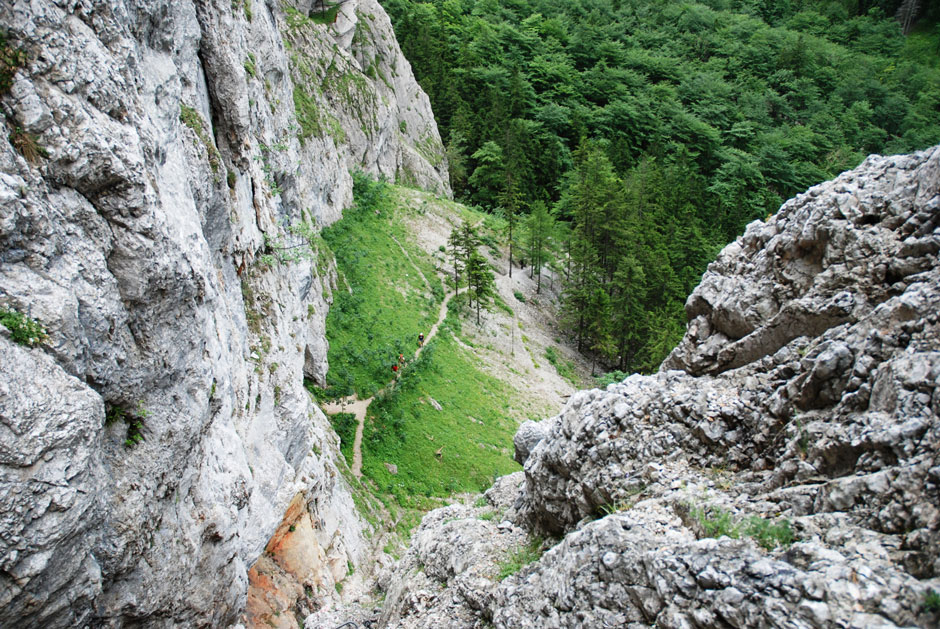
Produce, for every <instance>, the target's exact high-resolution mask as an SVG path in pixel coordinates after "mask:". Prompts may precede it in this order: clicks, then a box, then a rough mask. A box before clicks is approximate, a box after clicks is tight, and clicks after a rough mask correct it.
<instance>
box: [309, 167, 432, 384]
mask: <svg viewBox="0 0 940 629" xmlns="http://www.w3.org/2000/svg"><path fill="white" fill-rule="evenodd" d="M355 194H356V199H357V203H356V205H355V206H354V207H353V208H351V209H349V210H346V213H345V216H344V218H343V219H342V220H341V221H339V222H338V223H336V224H334V225H332V226H331V227H329V228H328V229H326V230H324V231H323V239H324V240H325V241H326V242H327V243H328V244H329V245H330V248H331V249H332V250H333V251H334V252H335V255H336V264H337V268H338V271H339V281H338V286H337V289H336V290H335V291H334V293H333V299H334V301H333V306H332V307H331V308H330V312H329V315H328V316H327V320H326V325H327V338H328V339H329V341H330V349H329V354H328V358H329V362H330V371H329V373H328V374H327V383H328V385H329V386H330V389H331V392H332V393H334V394H337V395H347V394H349V393H352V392H355V393H356V394H357V395H359V397H360V398H366V397H369V396H371V395H373V394H374V393H375V392H376V391H378V390H379V389H380V388H381V387H382V386H384V385H385V383H387V382H388V381H389V380H390V379H391V376H392V371H391V367H392V365H393V364H394V363H395V362H396V360H397V359H398V355H399V354H400V353H403V354H405V355H407V354H409V353H410V352H413V351H414V349H415V345H416V342H417V341H416V339H417V336H418V333H419V332H421V331H427V330H428V328H430V327H431V325H432V324H433V323H434V321H435V319H436V318H437V312H438V306H439V305H440V302H441V299H442V298H443V295H444V290H443V286H441V283H440V281H438V280H437V276H436V274H435V272H434V266H433V265H432V264H431V262H430V261H429V260H428V259H427V256H424V255H421V254H420V252H419V251H418V249H417V247H414V246H409V245H410V243H411V241H412V239H413V237H412V235H411V234H410V232H409V231H408V229H407V227H406V226H405V225H404V224H403V222H402V220H401V218H402V217H401V214H400V213H399V212H398V211H397V208H396V205H395V203H394V200H393V196H394V195H393V191H392V189H391V186H388V185H387V184H381V183H376V182H372V181H369V180H368V179H367V178H365V177H364V176H359V175H357V176H356V183H355ZM399 243H401V245H402V246H403V247H405V248H406V251H408V252H409V253H408V254H407V255H406V254H405V253H403V252H402V248H401V247H400V246H399ZM414 265H417V266H418V268H420V269H421V272H422V273H423V274H424V277H425V278H427V279H428V281H429V282H430V286H431V290H430V291H429V290H428V285H427V284H425V281H424V279H423V278H422V277H421V275H419V274H418V273H417V272H416V271H415V268H414Z"/></svg>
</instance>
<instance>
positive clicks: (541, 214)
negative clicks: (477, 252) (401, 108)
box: [382, 0, 940, 371]
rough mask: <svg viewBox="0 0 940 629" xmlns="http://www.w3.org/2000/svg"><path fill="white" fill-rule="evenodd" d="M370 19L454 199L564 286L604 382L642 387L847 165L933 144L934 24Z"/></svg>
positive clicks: (928, 9)
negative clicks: (735, 261)
mask: <svg viewBox="0 0 940 629" xmlns="http://www.w3.org/2000/svg"><path fill="white" fill-rule="evenodd" d="M382 4H383V5H384V6H385V8H386V9H387V10H388V12H389V14H390V15H391V16H392V20H393V23H394V26H395V30H396V34H397V37H398V40H399V42H400V43H401V46H402V49H403V51H404V53H405V55H406V56H407V58H408V59H409V60H410V61H411V63H412V65H413V68H414V72H415V74H416V76H417V78H418V80H419V82H420V83H421V85H422V87H423V88H424V89H425V91H426V92H427V93H428V94H429V96H430V98H431V102H432V106H433V108H434V112H435V115H436V117H437V120H438V125H439V127H440V130H441V135H442V137H443V138H444V140H445V143H446V145H447V149H448V159H449V162H450V172H451V183H452V186H453V189H454V191H455V194H456V195H457V197H458V198H460V199H462V200H465V201H467V202H469V203H472V204H475V205H479V206H481V207H483V208H485V209H487V210H490V211H495V212H497V213H501V214H503V215H504V216H505V217H506V218H507V219H508V224H509V225H510V226H512V227H514V229H515V231H514V234H513V236H512V241H513V242H512V243H511V244H512V245H513V247H514V250H515V255H516V256H517V258H516V259H517V260H519V259H520V258H521V259H523V260H527V261H535V266H536V267H537V268H531V267H530V269H529V270H531V271H535V272H540V271H541V269H542V268H543V267H550V268H554V270H555V275H558V276H561V277H565V278H566V282H565V290H564V309H563V310H564V319H565V322H566V323H567V324H568V325H569V326H570V329H571V330H572V332H573V333H574V334H575V335H576V336H577V341H578V344H579V346H580V347H581V348H582V349H584V350H590V351H591V352H593V353H594V355H596V356H597V357H599V358H600V359H601V360H602V361H604V362H605V363H606V364H607V365H609V366H611V367H614V366H616V367H619V368H620V369H629V370H640V371H644V370H651V369H655V368H656V366H657V365H658V363H659V362H660V361H661V360H662V358H663V357H664V355H665V353H666V352H667V351H668V350H669V348H671V347H672V346H673V344H674V343H675V342H676V340H677V339H678V337H679V336H680V335H681V332H682V329H683V324H684V316H683V313H682V304H683V302H684V300H685V297H686V295H687V294H688V293H689V291H690V290H691V289H692V288H693V287H694V286H695V285H696V284H697V283H698V281H699V278H700V277H701V274H702V272H703V271H704V269H705V266H706V265H707V263H708V261H709V260H711V259H712V258H713V257H714V255H715V254H716V253H717V251H718V250H719V249H720V248H721V247H722V246H723V245H724V244H726V243H727V242H728V241H730V240H731V239H733V238H734V237H736V236H737V235H738V234H739V233H740V232H741V231H742V229H743V227H744V226H745V225H746V224H747V223H748V222H749V221H751V220H753V219H755V218H764V217H766V216H767V215H768V214H770V213H772V212H774V211H776V209H777V208H778V207H779V205H780V203H781V202H782V201H783V200H785V199H786V198H788V197H790V196H792V195H794V194H796V193H798V192H800V191H802V190H805V189H806V188H807V187H809V186H811V185H813V184H816V183H818V182H820V181H824V180H826V179H829V178H831V177H833V176H834V175H836V174H838V173H839V172H841V171H842V170H845V169H848V168H852V167H854V166H855V165H857V164H858V163H859V162H860V161H861V160H862V159H863V158H864V156H865V155H867V154H868V153H871V152H880V153H893V152H907V151H911V150H915V149H922V148H926V147H927V146H930V145H932V144H935V143H937V142H938V141H940V70H938V53H940V30H938V26H937V24H938V20H940V5H938V4H937V3H920V2H917V1H916V0H903V1H899V0H833V1H828V0H776V1H775V0H704V1H703V2H672V1H663V0H660V1H656V0H570V1H565V2H553V1H549V0H503V1H499V0H479V1H475V0H431V1H427V2H421V1H418V0H382ZM925 4H927V5H929V6H924V5H925ZM905 31H906V32H905ZM533 210H535V211H533ZM546 214H548V216H546ZM536 217H537V218H536Z"/></svg>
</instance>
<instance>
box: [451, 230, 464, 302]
mask: <svg viewBox="0 0 940 629" xmlns="http://www.w3.org/2000/svg"><path fill="white" fill-rule="evenodd" d="M447 245H448V251H449V252H450V255H451V258H452V260H453V263H454V294H455V295H456V294H457V292H458V291H459V290H460V273H461V272H462V271H463V270H464V269H465V268H466V266H465V265H464V264H463V262H462V260H461V256H462V247H461V240H460V229H459V228H454V229H453V230H451V232H450V236H449V237H448V238H447Z"/></svg>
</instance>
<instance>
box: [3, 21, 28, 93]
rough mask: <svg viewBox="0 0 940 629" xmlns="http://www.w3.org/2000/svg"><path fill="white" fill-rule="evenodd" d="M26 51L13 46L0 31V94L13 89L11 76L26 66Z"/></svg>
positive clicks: (5, 34)
mask: <svg viewBox="0 0 940 629" xmlns="http://www.w3.org/2000/svg"><path fill="white" fill-rule="evenodd" d="M26 61H27V56H26V51H25V50H22V49H20V48H17V47H16V46H14V45H13V44H12V43H11V42H10V41H9V38H8V35H7V33H6V31H4V30H3V29H0V94H5V93H6V92H8V91H9V90H10V88H11V87H13V75H15V74H16V71H17V70H18V69H19V68H22V67H24V66H25V65H26Z"/></svg>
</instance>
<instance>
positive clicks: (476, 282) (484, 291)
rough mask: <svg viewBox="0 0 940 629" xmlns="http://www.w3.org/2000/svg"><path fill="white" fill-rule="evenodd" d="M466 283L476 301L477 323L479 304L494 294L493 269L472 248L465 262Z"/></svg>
mask: <svg viewBox="0 0 940 629" xmlns="http://www.w3.org/2000/svg"><path fill="white" fill-rule="evenodd" d="M467 284H468V286H469V289H468V292H469V293H470V295H471V298H472V299H476V302H477V325H479V324H480V306H481V304H482V303H483V301H484V300H485V301H487V302H488V301H489V300H490V298H491V297H492V296H493V295H494V294H495V291H494V287H495V283H494V276H493V271H492V270H491V269H490V266H489V264H488V263H487V262H486V259H485V258H484V257H483V256H482V255H480V254H479V252H477V251H476V250H473V251H472V252H471V254H470V259H469V261H468V262H467Z"/></svg>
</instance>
